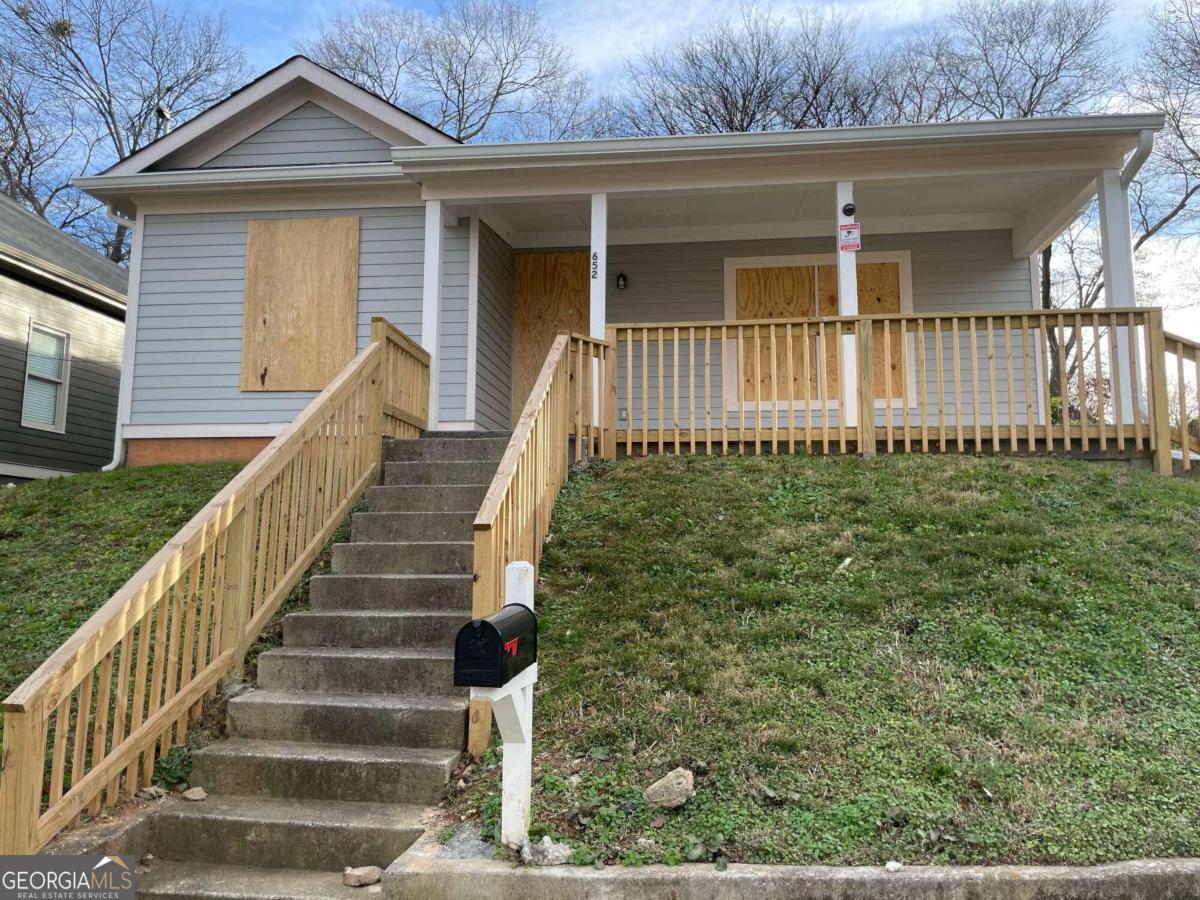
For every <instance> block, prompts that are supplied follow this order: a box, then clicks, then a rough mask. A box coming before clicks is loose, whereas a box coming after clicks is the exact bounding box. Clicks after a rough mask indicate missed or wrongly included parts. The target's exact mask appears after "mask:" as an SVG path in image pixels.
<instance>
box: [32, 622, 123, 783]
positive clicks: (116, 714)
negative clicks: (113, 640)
mask: <svg viewBox="0 0 1200 900" xmlns="http://www.w3.org/2000/svg"><path fill="white" fill-rule="evenodd" d="M132 650H133V629H132V627H131V628H130V630H129V631H127V632H126V633H125V636H124V637H122V638H121V647H120V653H119V656H118V662H117V697H116V702H115V704H114V707H113V727H112V750H113V752H115V751H116V749H117V748H118V747H119V746H120V745H121V743H122V742H123V741H124V740H125V715H126V711H127V709H128V707H129V656H130V653H131V652H132ZM120 782H121V772H120V770H119V769H114V770H113V774H112V777H111V778H110V779H109V780H108V787H107V789H106V790H105V794H104V796H105V799H106V800H107V802H108V805H109V806H113V805H115V804H116V802H117V799H118V798H119V796H120V788H121V783H120ZM51 805H53V803H51Z"/></svg>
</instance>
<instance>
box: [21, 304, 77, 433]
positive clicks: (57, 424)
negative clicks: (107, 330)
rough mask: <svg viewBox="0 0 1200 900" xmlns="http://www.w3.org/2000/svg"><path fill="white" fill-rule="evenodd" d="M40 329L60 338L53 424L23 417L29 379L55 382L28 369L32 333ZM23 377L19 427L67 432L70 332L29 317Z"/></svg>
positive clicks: (31, 352) (31, 354)
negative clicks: (60, 354) (60, 371)
mask: <svg viewBox="0 0 1200 900" xmlns="http://www.w3.org/2000/svg"><path fill="white" fill-rule="evenodd" d="M35 331H41V332H43V333H44V334H49V335H54V336H55V337H60V338H62V342H63V347H62V374H61V376H60V377H59V378H58V380H57V384H58V391H59V393H58V401H57V403H56V404H55V406H54V424H53V425H47V424H46V423H45V422H36V421H33V420H31V419H27V418H25V389H26V388H27V387H28V386H29V379H30V378H34V379H36V380H38V381H44V382H47V383H51V384H53V383H56V382H55V379H53V378H48V377H46V376H45V375H38V374H35V373H31V372H30V371H29V363H30V360H31V358H32V356H33V333H34V332H35ZM25 338H26V343H25V377H24V378H23V379H22V380H21V427H22V428H32V429H33V430H35V431H51V432H53V433H55V434H66V433H67V404H68V403H69V402H70V388H71V333H70V332H69V331H63V330H62V329H61V328H54V327H53V326H51V325H44V324H42V323H41V322H39V321H37V320H36V319H34V318H32V317H30V319H29V329H28V331H27V332H26V335H25Z"/></svg>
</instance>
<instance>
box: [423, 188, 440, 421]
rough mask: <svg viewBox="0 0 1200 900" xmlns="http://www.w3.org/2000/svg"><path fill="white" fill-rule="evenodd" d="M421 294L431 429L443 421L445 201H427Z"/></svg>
mask: <svg viewBox="0 0 1200 900" xmlns="http://www.w3.org/2000/svg"><path fill="white" fill-rule="evenodd" d="M423 273H424V282H423V288H422V292H421V346H422V347H424V348H425V350H426V352H428V353H429V427H430V429H434V428H437V426H438V419H439V418H440V416H439V412H438V408H439V403H438V398H439V396H440V394H441V385H440V384H439V382H440V381H441V353H439V352H438V344H439V343H440V332H441V318H442V316H441V312H442V201H441V200H426V201H425V260H424V270H423Z"/></svg>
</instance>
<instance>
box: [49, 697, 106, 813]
mask: <svg viewBox="0 0 1200 900" xmlns="http://www.w3.org/2000/svg"><path fill="white" fill-rule="evenodd" d="M73 693H74V692H73V691H66V692H65V693H64V694H63V697H62V700H60V701H59V704H58V711H57V712H56V713H55V714H54V745H53V746H54V749H53V751H52V753H51V757H50V791H49V794H48V797H49V800H50V806H54V804H56V803H58V801H59V800H61V799H62V795H63V780H64V775H65V772H66V765H67V737H68V735H69V734H70V733H71V699H72V695H73ZM110 802H111V801H110Z"/></svg>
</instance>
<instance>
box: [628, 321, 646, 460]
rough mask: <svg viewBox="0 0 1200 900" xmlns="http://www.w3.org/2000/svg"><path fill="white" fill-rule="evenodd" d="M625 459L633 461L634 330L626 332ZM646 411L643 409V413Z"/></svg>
mask: <svg viewBox="0 0 1200 900" xmlns="http://www.w3.org/2000/svg"><path fill="white" fill-rule="evenodd" d="M625 406H626V410H625V458H626V459H633V329H632V328H630V329H628V330H627V331H626V332H625ZM644 411H645V409H644V408H643V412H644Z"/></svg>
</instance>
